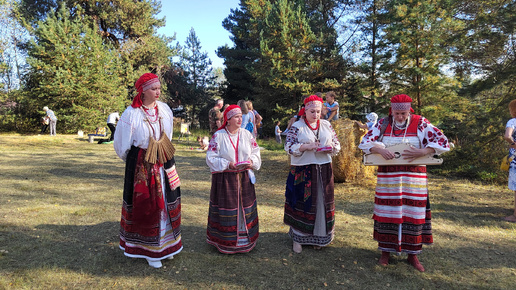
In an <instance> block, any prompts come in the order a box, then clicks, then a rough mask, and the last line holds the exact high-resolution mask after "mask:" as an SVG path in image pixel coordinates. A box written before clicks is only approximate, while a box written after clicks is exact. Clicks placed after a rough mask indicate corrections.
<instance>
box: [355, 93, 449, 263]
mask: <svg viewBox="0 0 516 290" xmlns="http://www.w3.org/2000/svg"><path fill="white" fill-rule="evenodd" d="M411 104H412V98H410V97H409V96H407V95H396V96H394V97H392V98H391V107H390V109H389V116H388V117H386V118H383V119H381V120H380V121H379V122H378V123H377V124H376V125H375V126H374V127H373V128H372V130H369V132H367V134H365V135H364V137H362V141H361V143H360V144H359V146H358V148H360V149H361V150H362V151H363V152H364V153H365V154H369V153H375V154H380V155H381V156H382V157H383V158H384V159H386V160H390V159H393V158H395V153H393V152H391V151H389V150H388V149H387V148H386V147H389V146H393V145H396V144H400V143H406V144H409V145H410V147H411V148H410V149H409V150H404V151H403V153H402V158H403V160H405V161H406V163H405V164H400V165H389V166H378V174H377V179H376V191H375V198H374V212H373V220H374V230H373V238H374V239H375V240H376V241H377V242H378V249H379V250H380V251H382V255H381V257H380V260H379V261H378V263H379V264H380V265H382V266H387V265H388V264H389V257H390V253H398V254H399V253H407V254H408V263H409V264H410V265H412V266H413V267H414V268H416V269H417V270H418V271H420V272H424V271H425V268H424V267H423V265H421V263H420V262H419V259H418V257H417V256H418V255H419V254H420V253H421V251H422V249H423V244H426V245H430V244H432V243H433V237H432V223H431V217H432V214H431V212H430V201H429V198H428V188H427V183H428V181H427V176H426V166H425V165H411V164H410V162H411V161H413V160H414V159H416V158H419V157H422V156H425V155H428V154H441V153H443V152H447V151H449V150H450V145H449V143H448V139H447V138H446V136H445V135H444V134H443V133H442V132H441V131H440V130H439V129H438V128H437V127H435V126H433V125H432V124H431V123H430V122H429V121H428V120H427V119H426V118H424V117H423V116H419V115H415V114H413V113H414V110H413V109H412V107H411Z"/></svg>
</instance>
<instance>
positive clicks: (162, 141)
mask: <svg viewBox="0 0 516 290" xmlns="http://www.w3.org/2000/svg"><path fill="white" fill-rule="evenodd" d="M175 152H176V148H174V145H173V144H172V142H170V139H169V138H168V136H167V134H166V133H165V132H162V134H161V138H159V140H158V141H156V140H155V139H154V138H153V137H152V136H150V138H149V146H148V148H147V153H146V154H145V161H147V162H149V163H151V164H156V162H157V161H159V162H160V163H161V164H164V163H165V162H167V161H169V160H170V159H172V157H174V153H175Z"/></svg>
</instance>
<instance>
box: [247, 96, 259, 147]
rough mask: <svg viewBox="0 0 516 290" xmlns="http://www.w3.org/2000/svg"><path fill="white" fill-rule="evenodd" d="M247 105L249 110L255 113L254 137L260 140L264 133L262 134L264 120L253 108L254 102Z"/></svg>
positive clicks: (248, 102)
mask: <svg viewBox="0 0 516 290" xmlns="http://www.w3.org/2000/svg"><path fill="white" fill-rule="evenodd" d="M246 104H247V109H248V110H249V111H250V112H253V115H254V132H253V135H254V138H258V136H261V135H262V133H261V131H262V130H261V129H262V120H263V118H262V116H261V115H260V114H258V112H257V111H256V110H255V109H254V108H253V102H251V101H247V102H246Z"/></svg>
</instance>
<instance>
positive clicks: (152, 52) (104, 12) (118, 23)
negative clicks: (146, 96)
mask: <svg viewBox="0 0 516 290" xmlns="http://www.w3.org/2000/svg"><path fill="white" fill-rule="evenodd" d="M60 5H65V7H66V9H67V10H68V12H69V14H68V15H69V17H70V18H71V19H72V20H75V19H79V20H81V21H85V20H87V21H88V25H89V26H90V27H91V28H94V29H96V31H97V32H98V34H99V35H100V36H101V37H102V38H103V40H104V42H105V43H110V45H111V46H112V47H113V49H115V50H117V51H118V53H119V54H120V55H121V57H122V59H123V62H124V65H125V68H126V70H125V72H124V74H123V76H124V80H123V84H124V85H125V86H126V87H127V88H129V89H130V92H129V95H128V98H131V97H132V96H133V94H134V92H133V91H132V88H133V85H134V81H135V80H136V79H137V78H138V77H139V76H140V75H141V74H143V73H145V72H149V71H151V72H154V73H156V74H158V75H161V74H162V73H163V71H162V70H164V68H165V67H167V66H168V65H169V64H170V60H169V58H170V57H172V56H173V55H174V53H175V52H174V51H173V50H172V49H171V48H170V47H169V45H170V44H171V42H172V41H173V40H174V39H173V38H170V37H164V36H158V35H156V34H155V31H156V30H157V29H158V28H159V27H162V26H164V24H165V20H164V19H158V18H156V15H157V14H158V13H159V11H160V9H161V4H160V2H159V1H155V0H144V1H133V0H119V1H113V0H21V5H20V9H19V13H20V15H21V19H22V20H23V21H24V22H25V24H26V26H27V27H29V28H31V29H35V28H36V27H37V23H38V21H41V20H44V19H45V17H46V15H47V13H48V11H50V10H51V9H54V10H57V8H58V7H59V6H60ZM85 16H87V17H85Z"/></svg>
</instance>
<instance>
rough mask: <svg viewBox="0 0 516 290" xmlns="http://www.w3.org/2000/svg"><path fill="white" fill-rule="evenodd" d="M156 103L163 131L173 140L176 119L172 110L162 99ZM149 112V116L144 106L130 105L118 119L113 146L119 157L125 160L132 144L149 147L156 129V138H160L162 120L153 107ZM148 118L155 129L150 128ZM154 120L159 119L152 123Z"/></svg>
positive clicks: (144, 147)
mask: <svg viewBox="0 0 516 290" xmlns="http://www.w3.org/2000/svg"><path fill="white" fill-rule="evenodd" d="M156 105H157V106H158V114H159V118H161V124H162V125H163V131H164V132H165V133H166V134H167V136H168V138H169V139H171V140H172V132H173V120H174V118H173V114H172V110H170V108H169V106H168V105H167V104H165V103H163V102H160V101H156ZM147 112H148V114H149V116H146V113H145V112H144V111H143V108H133V107H131V106H129V107H127V109H126V110H125V111H124V113H123V114H122V117H121V118H120V121H118V124H117V126H116V130H115V139H114V140H113V141H114V142H113V147H114V148H115V152H116V154H117V155H118V157H120V158H121V159H122V160H124V161H125V159H126V157H127V153H128V152H129V150H130V149H131V146H136V147H139V148H142V149H147V147H148V146H149V136H150V134H151V131H154V138H155V139H156V140H159V138H160V137H161V131H160V122H159V119H158V118H156V116H155V110H152V109H151V110H148V111H147ZM147 118H149V119H150V120H151V126H152V128H153V129H154V130H151V129H150V128H149V125H148V123H147V122H146V121H145V120H146V119H147ZM154 120H157V121H156V122H154V123H152V122H153V121H154Z"/></svg>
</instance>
